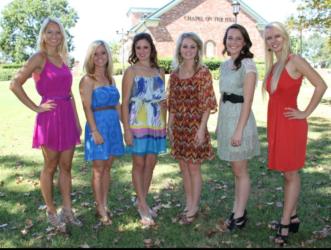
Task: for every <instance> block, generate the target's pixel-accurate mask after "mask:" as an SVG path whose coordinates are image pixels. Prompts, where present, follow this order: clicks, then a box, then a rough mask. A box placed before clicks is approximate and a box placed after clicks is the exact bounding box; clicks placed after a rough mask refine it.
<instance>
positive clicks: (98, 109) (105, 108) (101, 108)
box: [93, 106, 116, 111]
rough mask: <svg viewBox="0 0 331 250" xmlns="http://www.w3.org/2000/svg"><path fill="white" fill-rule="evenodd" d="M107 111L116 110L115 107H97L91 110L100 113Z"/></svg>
mask: <svg viewBox="0 0 331 250" xmlns="http://www.w3.org/2000/svg"><path fill="white" fill-rule="evenodd" d="M107 109H116V106H104V107H97V108H95V109H93V111H101V110H107Z"/></svg>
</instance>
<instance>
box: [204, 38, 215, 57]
mask: <svg viewBox="0 0 331 250" xmlns="http://www.w3.org/2000/svg"><path fill="white" fill-rule="evenodd" d="M215 50H216V43H215V42H214V41H211V40H209V41H207V42H206V43H205V56H206V57H207V58H211V57H215V55H216V51H215Z"/></svg>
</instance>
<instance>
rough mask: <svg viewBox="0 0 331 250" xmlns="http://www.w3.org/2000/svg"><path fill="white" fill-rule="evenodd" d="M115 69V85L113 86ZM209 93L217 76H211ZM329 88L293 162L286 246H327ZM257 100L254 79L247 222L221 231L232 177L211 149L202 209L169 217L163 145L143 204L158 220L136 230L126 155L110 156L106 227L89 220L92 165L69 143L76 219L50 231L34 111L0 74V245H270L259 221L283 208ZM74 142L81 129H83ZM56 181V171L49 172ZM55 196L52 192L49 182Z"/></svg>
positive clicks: (172, 174)
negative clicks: (254, 149) (298, 187)
mask: <svg viewBox="0 0 331 250" xmlns="http://www.w3.org/2000/svg"><path fill="white" fill-rule="evenodd" d="M120 79H121V78H120V77H117V85H118V87H119V88H120V86H121V84H120ZM25 88H26V91H27V92H28V93H29V95H30V96H31V98H32V99H33V100H35V101H36V102H38V101H39V100H40V98H39V96H38V95H37V94H36V92H35V90H34V83H33V82H32V81H31V80H30V81H28V82H27V83H26V87H25ZM73 90H74V95H75V99H76V104H77V107H78V111H79V116H80V121H81V123H82V126H83V125H84V123H85V117H84V114H83V110H82V105H81V102H80V97H79V94H78V80H77V79H76V81H75V84H74V86H73ZM215 92H218V83H217V82H215ZM311 95H312V88H311V87H310V86H309V85H308V84H304V86H303V88H302V91H301V92H300V102H299V106H300V107H304V105H306V104H307V102H308V101H309V98H310V96H311ZM330 100H331V94H330V87H329V89H328V92H327V94H326V95H325V98H324V99H323V100H322V104H321V105H320V106H319V107H318V108H317V109H316V111H315V112H314V113H313V115H312V116H311V117H310V118H309V125H310V127H309V141H308V152H307V161H306V167H305V168H304V169H303V170H302V171H301V176H302V192H301V196H300V208H299V211H298V213H299V217H300V219H301V221H302V223H301V225H300V231H299V233H298V234H294V235H290V238H289V241H290V245H289V246H290V247H325V248H326V247H330V246H331V236H330V235H331V227H330V226H331V186H330V183H331V166H330V165H331V164H330V163H331V161H330V158H331V133H330V128H331V126H330V125H331V112H330V106H331V101H330ZM266 107H267V99H266V100H265V101H263V100H262V97H261V93H260V86H258V88H257V90H256V96H255V100H254V106H253V110H254V114H255V116H256V119H257V123H258V130H259V136H260V141H261V156H260V157H257V158H255V159H254V160H252V161H250V175H251V182H252V192H251V196H250V200H249V203H248V208H247V210H248V217H249V221H248V223H247V226H246V227H245V229H244V230H241V231H236V232H234V233H230V232H224V231H223V230H222V228H220V225H221V222H222V221H224V219H225V218H226V217H227V216H228V215H229V213H230V212H231V208H232V204H233V187H234V185H233V177H232V172H231V169H230V168H229V164H227V163H226V162H224V161H220V160H219V159H217V157H216V158H215V159H214V160H213V161H210V162H205V163H204V164H203V166H202V172H203V180H204V186H203V192H202V198H201V212H200V216H199V217H198V219H197V221H196V222H195V223H194V224H193V225H186V226H182V225H179V224H178V223H173V221H174V218H175V217H176V215H177V214H178V213H179V212H180V211H181V210H182V206H183V200H184V196H183V187H182V179H181V175H180V172H179V168H178V166H177V163H176V162H175V161H174V160H173V159H172V158H170V157H169V154H165V155H162V156H160V157H159V162H158V164H157V166H156V168H155V172H154V177H153V181H152V186H151V191H150V196H149V197H148V199H149V203H150V204H153V206H156V205H159V206H160V207H161V209H160V211H159V216H158V218H157V226H156V227H155V228H152V229H144V228H142V227H141V226H140V224H139V217H138V213H137V211H136V209H135V208H134V207H133V205H132V202H131V198H132V196H133V195H134V191H133V187H132V184H131V160H130V157H129V156H125V157H122V158H121V159H118V160H117V161H116V162H115V164H114V166H113V169H112V184H111V192H110V197H109V201H110V208H111V210H112V212H113V214H114V218H113V225H112V226H111V227H98V226H97V221H96V219H95V217H94V214H95V211H94V204H93V202H94V199H93V196H92V189H91V185H90V179H91V164H90V163H86V162H84V159H83V154H84V150H83V147H82V145H80V146H78V148H77V150H76V153H75V157H74V162H73V193H72V199H73V206H74V208H75V209H76V210H77V213H78V215H79V217H80V218H81V220H82V221H83V222H84V226H83V228H74V227H70V228H69V229H70V230H69V233H68V234H67V235H60V234H55V233H54V232H52V231H49V228H48V226H49V225H48V224H47V222H46V216H45V210H43V205H44V203H43V200H42V196H41V193H40V189H39V173H40V169H41V168H42V155H41V151H40V150H36V149H32V148H31V143H32V139H31V137H32V131H33V125H34V117H35V113H33V112H32V111H30V110H29V109H27V108H26V107H25V106H23V104H21V103H20V102H19V101H18V99H17V98H16V97H15V96H14V94H12V93H11V92H10V91H9V89H8V82H0V119H1V120H0V121H1V122H0V170H1V175H0V201H1V202H0V247H1V248H5V247H6V248H8V247H10V248H12V247H13V248H14V247H15V248H16V247H88V246H89V247H125V248H126V247H135V248H138V247H144V246H146V245H145V244H146V242H147V241H146V240H150V241H151V242H152V246H153V247H162V248H163V247H171V248H172V247H222V248H223V247H224V248H225V247H239V248H241V247H263V248H266V247H275V245H274V243H273V242H272V240H271V238H272V236H274V232H273V231H270V230H269V229H268V226H267V225H268V223H269V222H270V221H272V220H275V219H279V218H280V215H281V212H282V208H281V206H282V203H281V201H282V199H283V191H282V185H283V184H282V183H283V182H282V181H283V178H282V176H281V174H279V173H277V172H271V171H268V170H267V168H266V150H267V148H266V146H267V144H266V128H265V125H266V123H265V119H266ZM216 117H217V114H215V115H212V116H211V117H210V120H209V124H208V127H209V130H210V132H211V134H212V143H213V146H214V150H215V152H216V137H215V134H214V131H215V126H216ZM81 139H82V141H83V136H82V138H81ZM54 185H56V180H55V181H54ZM55 199H56V202H57V204H58V205H59V204H60V202H61V200H60V195H59V191H58V189H57V188H56V189H55Z"/></svg>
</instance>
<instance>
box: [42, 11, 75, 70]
mask: <svg viewBox="0 0 331 250" xmlns="http://www.w3.org/2000/svg"><path fill="white" fill-rule="evenodd" d="M50 23H54V24H57V25H58V26H59V28H60V32H61V35H62V41H61V43H60V45H59V46H58V47H57V52H58V53H59V54H60V56H61V58H62V60H63V62H64V63H65V64H68V62H69V55H68V46H67V38H66V33H65V30H64V28H63V25H62V24H61V22H60V21H59V20H57V19H56V18H53V17H47V18H46V19H45V20H44V22H43V23H42V24H41V28H40V32H39V43H38V44H39V49H40V51H43V52H47V48H46V43H45V33H46V29H47V26H48V24H50Z"/></svg>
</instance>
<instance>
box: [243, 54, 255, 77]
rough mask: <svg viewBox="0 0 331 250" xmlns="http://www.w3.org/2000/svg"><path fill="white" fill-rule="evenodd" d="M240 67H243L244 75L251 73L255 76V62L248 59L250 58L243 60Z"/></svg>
mask: <svg viewBox="0 0 331 250" xmlns="http://www.w3.org/2000/svg"><path fill="white" fill-rule="evenodd" d="M242 65H243V66H244V68H245V73H246V74H247V73H250V72H253V73H255V74H257V68H256V65H255V62H254V61H253V60H252V59H250V58H245V59H244V60H242Z"/></svg>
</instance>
